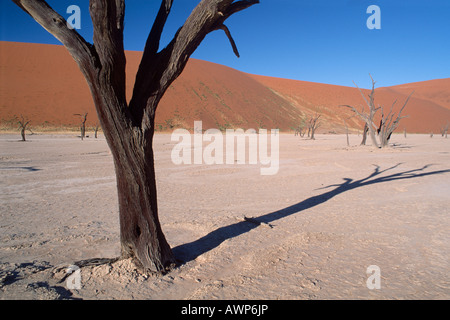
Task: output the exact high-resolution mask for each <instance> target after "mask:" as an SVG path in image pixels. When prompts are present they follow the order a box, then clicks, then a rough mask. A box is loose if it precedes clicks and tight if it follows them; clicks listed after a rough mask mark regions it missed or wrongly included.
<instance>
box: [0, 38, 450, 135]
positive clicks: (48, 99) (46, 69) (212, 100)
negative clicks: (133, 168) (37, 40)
mask: <svg viewBox="0 0 450 320" xmlns="http://www.w3.org/2000/svg"><path fill="white" fill-rule="evenodd" d="M140 57H141V53H140V52H127V61H128V63H127V94H128V98H130V96H131V92H132V86H133V83H134V76H135V74H136V71H137V68H138V65H139V61H140ZM0 84H1V86H0V120H1V121H2V122H7V121H9V120H11V119H13V118H14V117H15V116H21V115H23V116H24V117H25V118H28V119H31V120H32V124H34V125H37V124H48V125H49V126H61V125H72V126H73V125H78V124H79V122H80V118H79V117H77V116H75V115H74V114H79V113H85V112H88V125H91V126H92V125H95V124H96V123H97V117H96V113H95V108H94V106H93V102H92V99H91V96H90V92H89V89H88V86H87V84H86V82H85V80H84V79H83V77H82V75H81V72H80V71H79V69H78V67H77V65H76V63H75V62H74V61H73V59H72V58H71V56H70V55H69V54H68V52H67V51H66V49H65V48H64V47H62V46H55V45H42V44H25V43H14V42H0ZM412 90H415V94H414V96H413V98H412V99H411V100H410V102H409V104H408V106H407V108H406V109H405V112H404V114H405V115H408V116H409V118H408V119H404V120H403V121H402V123H401V125H400V127H399V130H403V128H406V129H407V131H408V132H430V131H435V132H437V131H438V130H439V128H440V127H441V126H443V125H444V124H445V122H446V121H447V120H449V121H450V79H439V80H432V81H425V82H418V83H411V84H405V85H401V86H395V87H388V88H379V89H377V90H376V102H377V103H380V104H383V105H384V106H385V108H387V109H389V108H390V106H391V104H392V102H393V101H394V100H395V99H398V103H397V106H398V107H399V106H400V105H401V104H402V103H403V102H404V101H405V99H406V97H407V95H408V94H409V93H410V92H411V91H412ZM364 92H365V93H366V94H367V93H368V90H364ZM363 103H364V102H363V99H362V98H361V96H360V94H359V92H358V90H357V89H356V88H351V87H342V86H334V85H326V84H320V83H312V82H304V81H294V80H287V79H278V78H271V77H263V76H254V75H249V74H245V73H243V72H239V71H237V70H234V69H231V68H228V67H225V66H222V65H218V64H214V63H210V62H205V61H200V60H195V59H191V60H190V61H189V63H188V65H187V67H186V69H185V70H184V72H183V73H182V75H181V76H180V77H179V78H178V79H177V80H176V81H175V82H174V83H173V84H172V85H171V86H170V88H169V89H168V91H167V93H166V95H165V96H164V98H163V100H162V101H161V103H160V105H159V107H158V110H157V116H156V125H157V129H165V130H167V129H170V128H171V127H185V128H192V127H193V124H194V121H195V120H202V121H203V128H205V129H207V128H227V127H234V128H236V127H239V128H244V129H246V128H255V129H257V128H259V127H264V128H268V129H271V128H280V129H282V130H289V129H290V128H291V127H293V126H295V125H296V124H298V123H299V122H300V118H301V117H302V116H305V115H312V114H314V113H315V112H319V113H321V114H322V115H323V116H322V121H323V125H322V128H321V132H330V131H335V132H341V131H342V128H343V119H344V118H346V117H348V116H349V115H351V113H350V112H349V111H348V109H346V108H342V107H339V105H341V104H351V105H354V106H355V107H356V106H362V104H363ZM348 123H349V125H350V126H351V127H353V128H360V127H361V122H360V121H358V120H357V119H356V118H354V119H352V120H348Z"/></svg>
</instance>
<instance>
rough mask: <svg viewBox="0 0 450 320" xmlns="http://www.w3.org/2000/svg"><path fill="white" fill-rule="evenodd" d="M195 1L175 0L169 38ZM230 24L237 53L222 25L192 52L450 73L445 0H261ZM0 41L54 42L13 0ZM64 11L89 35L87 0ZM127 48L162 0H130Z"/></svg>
mask: <svg viewBox="0 0 450 320" xmlns="http://www.w3.org/2000/svg"><path fill="white" fill-rule="evenodd" d="M198 2H199V0H175V1H174V5H173V10H172V13H171V16H170V18H169V20H168V23H167V24H166V28H165V32H164V38H163V44H167V42H168V41H169V40H170V38H171V37H172V36H173V34H174V33H175V32H176V30H177V29H178V28H179V27H180V26H181V25H182V24H183V22H184V21H185V19H186V18H187V16H188V15H189V13H190V12H191V11H192V9H193V8H194V7H195V5H196V4H197V3H198ZM260 2H261V3H260V4H258V5H255V6H253V7H251V8H249V9H247V10H245V11H242V12H240V13H237V14H236V15H234V16H232V17H231V18H230V19H229V20H228V22H227V25H228V27H229V29H230V30H231V33H232V35H233V37H234V39H235V40H236V43H237V46H238V49H239V51H240V53H241V58H239V59H238V58H236V57H235V56H234V54H233V51H232V49H231V46H230V44H229V42H228V39H227V38H226V36H225V34H224V33H223V31H216V32H214V33H212V34H210V35H209V36H208V37H207V38H206V39H205V41H204V42H203V43H202V45H201V46H200V47H199V48H198V49H197V51H196V52H195V53H194V55H193V56H192V57H193V58H197V59H202V60H207V61H212V62H216V63H219V64H223V65H227V66H230V67H232V68H235V69H237V70H241V71H244V72H249V73H253V74H260V75H267V76H273V77H281V78H289V79H297V80H306V81H314V82H321V83H330V84H338V85H345V86H353V82H352V81H355V82H356V83H357V84H358V85H359V86H360V87H363V88H368V87H369V86H370V79H369V73H371V74H372V76H373V77H374V78H375V80H376V81H377V86H379V87H380V86H390V85H396V84H402V83H408V82H415V81H424V80H430V79H438V78H448V77H450V0H261V1H260ZM0 3H1V4H0V10H1V11H0V12H1V13H0V19H1V21H0V40H5V41H19V42H34V43H49V44H59V42H58V41H57V40H56V39H54V38H53V37H52V36H51V35H49V34H48V33H47V32H46V31H45V30H44V29H42V28H41V27H40V26H39V25H38V24H37V23H36V22H34V20H32V18H31V17H29V16H28V15H26V14H25V13H24V12H23V11H21V10H20V9H19V8H17V7H16V6H15V5H14V4H13V3H12V1H10V0H0ZM48 3H49V4H50V5H51V6H52V7H53V8H54V9H55V10H57V11H58V12H59V13H60V14H61V15H62V16H64V17H66V18H68V17H69V16H70V14H68V13H66V10H67V7H68V6H69V5H78V6H79V7H80V8H81V13H82V17H81V24H82V25H81V30H79V32H80V33H81V34H82V35H83V36H84V37H85V38H86V39H87V40H88V41H90V42H91V41H92V40H91V39H92V30H91V21H90V17H89V8H88V3H89V1H88V0H50V1H48ZM126 5H127V11H126V18H125V23H126V26H125V47H126V49H127V50H139V51H140V50H142V49H143V46H144V44H145V40H146V38H147V35H148V33H149V30H150V28H151V25H152V23H153V20H154V17H155V15H156V12H157V10H158V8H159V5H160V1H159V0H128V1H127V2H126ZM369 5H378V6H379V7H380V9H381V29H380V30H369V29H368V28H367V26H366V21H367V19H368V18H369V17H370V14H367V13H366V10H367V8H368V6H369Z"/></svg>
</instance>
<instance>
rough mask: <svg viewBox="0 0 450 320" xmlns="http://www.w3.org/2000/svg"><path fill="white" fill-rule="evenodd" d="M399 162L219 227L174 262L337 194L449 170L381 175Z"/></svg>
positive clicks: (184, 249) (179, 253)
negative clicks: (314, 194) (269, 211)
mask: <svg viewBox="0 0 450 320" xmlns="http://www.w3.org/2000/svg"><path fill="white" fill-rule="evenodd" d="M400 165H401V163H398V164H396V165H395V166H392V167H390V168H387V169H385V170H380V167H379V166H375V169H374V171H373V172H372V173H371V174H369V175H368V176H367V177H365V178H362V179H359V180H353V179H350V178H344V179H343V180H344V182H343V183H341V184H334V185H329V186H326V187H323V188H320V189H318V190H323V189H328V188H332V187H335V188H334V189H332V190H330V191H328V192H325V193H322V194H320V195H317V196H313V197H310V198H308V199H305V200H303V201H301V202H299V203H296V204H294V205H291V206H289V207H286V208H284V209H280V210H277V211H274V212H271V213H267V214H265V215H262V216H259V217H257V218H253V219H251V221H249V220H243V221H241V222H237V223H234V224H231V225H228V226H225V227H221V228H218V229H216V230H214V231H212V232H210V233H208V234H207V235H205V236H204V237H202V238H200V239H198V240H195V241H193V242H190V243H186V244H182V245H179V246H177V247H175V248H173V252H174V254H175V257H176V258H177V260H178V261H179V262H180V263H181V264H184V263H187V262H189V261H193V260H195V259H196V258H197V257H199V256H200V255H202V254H204V253H206V252H208V251H210V250H212V249H214V248H216V247H218V246H219V245H220V244H221V243H222V242H224V241H225V240H228V239H232V238H235V237H238V236H240V235H242V234H244V233H246V232H249V231H251V230H253V229H255V228H257V227H258V226H259V225H260V224H261V223H265V224H270V223H271V222H274V221H276V220H280V219H283V218H286V217H288V216H290V215H293V214H296V213H299V212H302V211H304V210H307V209H310V208H313V207H315V206H318V205H320V204H322V203H325V202H327V201H328V200H330V199H331V198H333V197H335V196H337V195H340V194H342V193H344V192H347V191H350V190H354V189H357V188H361V187H365V186H370V185H373V184H378V183H384V182H390V181H395V180H407V179H416V178H421V177H426V176H432V175H437V174H444V173H450V169H446V170H438V171H430V172H424V171H425V170H426V169H427V168H428V167H430V166H431V165H426V166H424V167H422V168H419V169H412V170H407V171H403V172H398V173H393V174H390V175H387V176H381V175H382V174H384V173H386V172H388V171H391V170H394V169H396V168H397V167H399V166H400Z"/></svg>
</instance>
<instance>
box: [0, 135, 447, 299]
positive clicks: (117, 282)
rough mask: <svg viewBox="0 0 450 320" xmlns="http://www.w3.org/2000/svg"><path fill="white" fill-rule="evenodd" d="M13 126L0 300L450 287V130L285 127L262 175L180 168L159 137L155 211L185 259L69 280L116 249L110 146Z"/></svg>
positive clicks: (282, 295)
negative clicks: (302, 133) (372, 132)
mask: <svg viewBox="0 0 450 320" xmlns="http://www.w3.org/2000/svg"><path fill="white" fill-rule="evenodd" d="M19 136H20V135H19V134H15V135H5V134H3V135H0V202H1V207H0V299H61V298H62V299H78V298H82V299H449V298H450V280H449V277H448V273H449V271H450V262H449V255H450V254H449V253H450V238H449V234H450V139H445V138H442V137H441V136H436V135H435V136H434V137H433V138H430V136H429V135H408V137H407V138H405V137H403V135H395V136H393V138H392V141H391V142H392V144H393V145H392V146H391V147H390V148H387V149H384V150H375V149H373V148H372V147H370V146H365V147H360V146H358V144H359V142H360V139H361V137H359V136H357V135H353V136H351V137H350V142H351V146H350V147H347V145H346V140H345V136H344V135H318V136H317V139H316V140H315V141H310V140H305V139H301V138H299V137H295V136H294V135H293V134H292V135H287V134H286V135H280V169H279V172H278V174H276V175H273V176H262V175H261V174H260V167H261V166H260V165H249V164H246V165H238V164H235V165H179V166H177V165H174V164H173V163H172V161H171V151H172V149H173V147H174V145H175V144H176V142H171V140H170V135H168V134H158V135H156V136H155V151H156V155H155V158H156V167H157V183H158V200H159V211H160V220H161V224H162V228H163V230H164V232H165V235H166V237H167V240H168V241H169V243H170V245H171V246H172V248H173V250H174V253H175V254H176V256H177V258H178V259H180V260H181V261H183V262H184V263H182V264H181V265H180V266H178V267H177V268H176V269H174V270H173V271H172V272H170V273H168V274H166V275H164V276H156V275H150V276H144V275H142V274H140V273H139V272H138V271H137V270H135V269H134V268H133V267H132V265H131V264H130V261H128V260H124V261H117V262H113V263H106V264H102V265H99V266H86V267H83V268H82V269H81V270H80V275H81V289H69V288H68V285H67V283H68V282H67V280H68V278H67V277H66V276H67V275H66V269H67V268H68V267H69V266H70V265H72V264H74V263H75V262H77V261H80V260H85V259H91V258H108V257H110V258H112V257H117V256H118V255H119V253H120V246H119V216H118V205H117V194H116V185H115V175H114V167H113V162H112V157H111V154H110V153H109V150H108V146H107V144H106V142H105V140H104V138H103V137H100V138H99V139H93V138H92V137H91V138H87V139H85V140H84V141H81V140H80V139H79V138H77V137H76V135H75V134H73V135H32V136H29V137H28V139H29V141H27V142H19V141H18V140H19ZM244 217H247V218H253V219H254V220H250V221H247V220H245V219H244ZM372 265H375V266H378V267H379V271H380V275H381V279H380V286H381V287H380V288H379V289H372V290H370V289H369V288H368V286H367V280H368V279H369V277H371V276H373V275H375V274H372V273H367V269H368V267H369V266H372ZM371 279H373V278H372V277H371V278H370V279H369V280H371ZM369 282H370V281H369ZM371 283H374V282H371Z"/></svg>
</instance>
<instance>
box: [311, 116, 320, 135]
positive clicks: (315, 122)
mask: <svg viewBox="0 0 450 320" xmlns="http://www.w3.org/2000/svg"><path fill="white" fill-rule="evenodd" d="M320 117H321V115H320V114H316V115H314V116H311V118H310V119H309V128H308V137H309V133H311V137H310V139H311V140H316V138H315V137H314V134H315V133H316V130H317V129H318V128H319V127H320V125H321V123H320V121H319V119H320Z"/></svg>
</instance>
